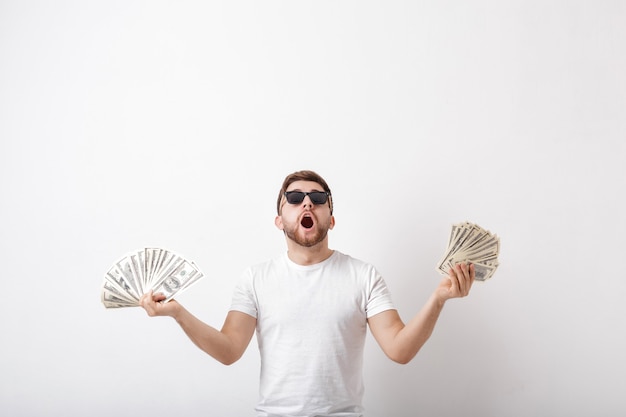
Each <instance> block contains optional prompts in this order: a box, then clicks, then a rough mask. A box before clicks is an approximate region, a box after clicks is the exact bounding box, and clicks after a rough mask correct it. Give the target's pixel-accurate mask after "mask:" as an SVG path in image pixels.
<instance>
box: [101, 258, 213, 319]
mask: <svg viewBox="0 0 626 417" xmlns="http://www.w3.org/2000/svg"><path fill="white" fill-rule="evenodd" d="M203 276H204V275H203V274H202V271H200V268H198V266H197V265H196V264H195V262H192V261H188V260H186V259H185V258H183V257H182V256H181V255H179V254H178V253H176V252H173V251H170V250H167V249H162V248H153V247H151V248H144V249H140V250H135V251H132V252H129V253H127V254H125V255H124V256H122V257H121V258H120V259H119V260H117V261H116V262H114V263H113V265H112V266H111V267H110V268H109V269H108V271H107V272H106V273H105V274H104V280H103V283H102V289H101V296H100V298H101V301H102V304H104V306H105V307H106V308H121V307H137V306H139V299H140V298H141V296H142V295H143V294H144V293H146V292H148V291H149V290H153V291H154V292H155V293H159V292H161V293H163V294H164V295H165V297H166V298H165V300H164V302H167V301H169V300H171V299H172V298H173V297H174V296H176V295H180V294H181V293H182V292H183V291H185V290H186V289H187V288H189V287H190V286H191V285H192V284H194V283H196V282H197V281H198V280H199V279H201V278H202V277H203Z"/></svg>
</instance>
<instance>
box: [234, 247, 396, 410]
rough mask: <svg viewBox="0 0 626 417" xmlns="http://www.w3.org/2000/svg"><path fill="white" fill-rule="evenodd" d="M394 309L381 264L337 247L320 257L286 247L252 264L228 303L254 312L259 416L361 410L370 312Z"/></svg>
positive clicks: (257, 408)
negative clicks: (294, 256)
mask: <svg viewBox="0 0 626 417" xmlns="http://www.w3.org/2000/svg"><path fill="white" fill-rule="evenodd" d="M390 309H394V306H393V303H392V301H391V297H390V294H389V291H388V289H387V286H386V285H385V282H384V280H383V279H382V277H381V276H380V274H379V273H378V272H377V271H376V269H375V268H374V267H373V266H372V265H369V264H367V263H364V262H362V261H359V260H357V259H354V258H352V257H350V256H348V255H344V254H342V253H340V252H338V251H335V252H334V253H333V254H332V255H331V256H330V257H329V258H328V259H326V260H325V261H323V262H321V263H319V264H316V265H307V266H303V265H298V264H296V263H294V262H292V261H291V260H290V259H289V258H288V256H287V254H284V255H282V256H280V257H277V258H275V259H273V260H270V261H268V262H266V263H264V264H260V265H256V266H253V267H250V268H248V269H247V270H246V272H245V273H244V276H243V278H242V280H241V282H240V283H239V285H238V286H237V287H236V289H235V291H234V294H233V300H232V304H231V310H236V311H241V312H243V313H246V314H249V315H251V316H253V317H256V319H257V327H256V332H257V341H258V344H259V350H260V353H261V381H260V398H259V403H258V405H257V407H256V410H257V412H258V416H259V417H278V416H280V417H287V416H289V417H296V416H297V417H312V416H316V417H325V416H333V417H335V416H342V417H359V416H362V415H363V408H362V405H361V401H362V397H363V374H362V368H363V346H364V343H365V335H366V330H367V318H369V317H371V316H373V315H375V314H378V313H381V312H383V311H385V310H390Z"/></svg>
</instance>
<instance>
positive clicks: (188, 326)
mask: <svg viewBox="0 0 626 417" xmlns="http://www.w3.org/2000/svg"><path fill="white" fill-rule="evenodd" d="M173 318H174V319H175V320H176V322H177V323H178V324H179V325H180V327H181V328H182V329H183V331H184V332H185V334H186V335H187V336H188V337H189V339H190V340H191V341H192V342H193V343H194V344H195V345H196V346H197V347H199V348H200V349H202V350H203V351H204V352H206V353H207V354H209V355H210V356H212V357H213V358H215V359H216V360H218V361H219V362H221V363H223V364H225V365H230V364H232V363H234V362H235V361H237V359H239V358H240V357H241V353H239V352H237V351H236V349H235V348H234V346H233V342H232V340H231V338H230V337H229V336H228V335H227V334H224V333H223V332H221V331H220V330H217V329H216V328H214V327H211V326H209V325H208V324H206V323H204V322H202V321H201V320H200V319H198V318H197V317H195V316H194V315H193V314H191V313H189V312H188V311H187V310H186V309H185V308H184V307H182V306H180V309H179V311H177V313H176V314H175V315H174V316H173Z"/></svg>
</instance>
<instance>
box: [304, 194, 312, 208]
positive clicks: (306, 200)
mask: <svg viewBox="0 0 626 417" xmlns="http://www.w3.org/2000/svg"><path fill="white" fill-rule="evenodd" d="M302 205H303V206H304V207H307V206H308V207H313V202H312V201H311V197H309V196H308V195H305V196H304V200H302Z"/></svg>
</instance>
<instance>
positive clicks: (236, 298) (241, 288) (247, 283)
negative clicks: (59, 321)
mask: <svg viewBox="0 0 626 417" xmlns="http://www.w3.org/2000/svg"><path fill="white" fill-rule="evenodd" d="M230 310H231V311H240V312H242V313H246V314H248V315H250V316H252V317H254V318H257V314H258V310H257V303H256V297H255V295H254V285H253V279H252V273H251V271H250V270H249V269H248V270H246V271H245V272H244V274H243V276H242V277H241V279H240V280H239V283H238V284H237V285H236V286H235V289H234V291H233V297H232V300H231V303H230Z"/></svg>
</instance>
